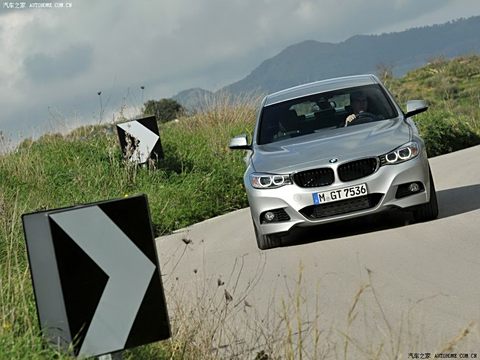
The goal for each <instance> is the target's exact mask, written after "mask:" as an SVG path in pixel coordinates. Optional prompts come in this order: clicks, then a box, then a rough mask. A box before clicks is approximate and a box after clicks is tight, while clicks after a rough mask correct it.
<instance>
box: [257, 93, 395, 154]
mask: <svg viewBox="0 0 480 360" xmlns="http://www.w3.org/2000/svg"><path fill="white" fill-rule="evenodd" d="M352 114H353V115H355V116H354V118H356V120H355V121H351V123H350V122H349V123H348V124H349V126H351V125H357V124H361V123H365V122H373V121H379V120H384V119H391V118H394V117H397V116H398V113H397V111H396V109H395V107H394V106H393V104H392V103H391V101H390V99H389V98H388V96H387V95H386V94H385V91H384V90H383V89H382V88H381V87H380V86H379V85H376V84H375V85H368V86H361V87H353V88H345V89H340V90H335V91H331V92H327V93H319V94H314V95H309V96H306V97H302V98H298V99H293V100H289V101H285V102H282V103H278V104H273V105H269V106H266V107H265V108H264V109H263V111H262V115H261V118H260V128H259V132H258V138H257V144H259V145H262V144H268V143H272V142H276V141H281V140H284V139H289V138H291V137H295V136H302V135H307V134H312V133H316V132H322V131H328V130H329V129H336V128H339V127H344V126H345V124H346V120H347V117H348V116H349V115H352Z"/></svg>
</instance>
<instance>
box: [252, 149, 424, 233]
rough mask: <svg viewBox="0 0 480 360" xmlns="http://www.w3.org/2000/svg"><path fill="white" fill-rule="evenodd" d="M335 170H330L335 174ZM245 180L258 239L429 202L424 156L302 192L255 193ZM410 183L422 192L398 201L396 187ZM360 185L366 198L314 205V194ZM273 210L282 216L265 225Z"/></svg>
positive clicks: (293, 188)
mask: <svg viewBox="0 0 480 360" xmlns="http://www.w3.org/2000/svg"><path fill="white" fill-rule="evenodd" d="M337 166H338V165H337ZM337 166H332V168H334V171H335V173H336V167H337ZM244 180H245V187H246V190H247V196H248V201H249V205H250V211H251V214H252V219H253V221H254V222H255V224H256V226H257V229H258V231H259V232H260V233H261V235H268V234H274V233H283V232H288V231H289V230H290V229H291V228H292V227H294V226H314V225H319V224H323V223H330V222H335V221H340V220H346V219H351V218H355V217H359V216H364V215H369V214H373V213H377V212H381V211H384V210H388V209H391V208H395V207H396V208H408V207H411V206H415V205H420V204H423V203H426V202H428V201H429V198H430V176H429V165H428V160H427V156H426V154H425V152H421V153H420V154H419V156H417V157H416V158H414V159H411V160H409V161H406V162H403V163H400V164H395V165H383V166H380V167H379V168H378V169H377V171H376V172H375V173H373V174H371V175H369V176H367V177H364V178H361V179H357V180H354V181H349V182H341V181H339V180H338V178H336V179H335V181H334V182H333V183H332V184H331V185H328V186H323V187H316V188H302V187H299V186H298V185H296V184H292V185H285V186H282V187H280V188H276V189H255V188H253V187H252V186H251V184H250V182H249V173H248V171H247V173H246V175H245V179H244ZM413 182H416V183H418V184H419V185H420V187H421V191H419V192H417V193H414V194H411V195H406V196H403V197H401V198H398V196H397V190H398V188H399V186H401V185H405V184H407V186H408V184H410V183H413ZM359 184H366V186H367V191H368V198H367V197H365V198H363V199H360V198H353V199H356V200H353V199H352V201H349V200H341V201H337V202H328V203H326V204H320V205H316V204H314V199H313V194H314V193H318V192H324V191H330V190H338V189H343V188H346V187H350V186H354V185H359ZM322 206H323V207H325V206H328V207H329V208H328V210H327V209H325V208H322V209H316V208H317V207H322ZM272 210H273V212H275V211H276V212H277V213H281V214H283V215H282V216H280V217H279V218H278V219H277V218H275V220H274V221H272V222H267V221H265V219H264V216H262V215H263V214H265V213H266V212H268V211H272ZM319 210H322V211H323V215H321V216H319V217H317V216H312V213H314V214H318V213H321V212H320V211H319ZM324 210H327V211H324ZM285 214H286V215H287V216H285ZM325 214H326V215H325ZM261 217H262V218H261ZM277 220H278V221H277Z"/></svg>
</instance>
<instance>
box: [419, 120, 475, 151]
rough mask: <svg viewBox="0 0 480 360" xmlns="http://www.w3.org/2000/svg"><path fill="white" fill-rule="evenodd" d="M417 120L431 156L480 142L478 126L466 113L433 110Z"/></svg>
mask: <svg viewBox="0 0 480 360" xmlns="http://www.w3.org/2000/svg"><path fill="white" fill-rule="evenodd" d="M415 122H416V124H417V126H418V130H419V132H420V135H421V136H422V137H423V139H424V140H425V144H426V146H427V152H428V155H429V156H430V157H431V156H437V155H441V154H446V153H449V152H452V151H456V150H461V149H464V148H466V147H470V146H475V145H479V144H480V133H479V131H478V127H476V126H475V125H474V123H475V122H474V120H473V119H471V118H469V117H467V116H465V115H456V114H453V113H451V112H447V111H431V112H427V113H424V114H421V115H419V116H418V117H417V118H416V119H415Z"/></svg>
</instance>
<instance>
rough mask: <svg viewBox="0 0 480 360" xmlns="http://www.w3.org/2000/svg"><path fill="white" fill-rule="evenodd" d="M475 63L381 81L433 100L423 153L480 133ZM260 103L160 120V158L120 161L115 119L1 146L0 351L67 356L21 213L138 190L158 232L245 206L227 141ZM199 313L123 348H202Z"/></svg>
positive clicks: (146, 353) (424, 120) (424, 125)
mask: <svg viewBox="0 0 480 360" xmlns="http://www.w3.org/2000/svg"><path fill="white" fill-rule="evenodd" d="M479 64H480V60H479V58H478V57H467V58H460V59H458V60H456V61H454V62H445V61H443V60H442V61H440V60H438V61H436V62H434V63H432V64H430V65H428V66H427V67H425V68H422V69H418V70H416V71H414V72H412V73H409V74H408V75H407V76H405V77H404V78H402V79H390V80H389V82H388V83H387V86H388V87H389V88H390V89H391V90H392V92H393V93H394V94H395V95H396V96H397V98H398V99H399V100H400V101H402V102H404V101H405V100H406V99H407V98H408V99H413V98H425V99H427V100H428V101H429V102H430V104H431V105H432V109H431V110H429V111H428V112H427V113H425V114H421V115H419V116H417V118H416V121H417V123H418V126H419V129H420V131H421V133H422V135H423V136H424V137H425V139H426V142H427V146H428V151H429V154H430V156H432V155H437V154H441V153H445V152H449V151H453V150H457V149H460V148H463V147H466V146H471V145H475V144H478V143H480V140H479V139H480V137H479V136H480V100H479V95H478V92H477V90H478V89H479V88H480V77H479V73H480V71H479ZM258 103H259V99H254V101H251V100H248V101H245V102H243V103H242V102H239V103H236V104H233V105H231V104H229V105H227V103H225V104H215V106H213V107H212V108H211V109H210V110H208V111H205V112H203V113H200V114H196V115H194V116H190V117H184V118H181V119H180V121H179V122H171V123H166V124H162V126H161V128H160V133H161V140H162V145H163V149H164V152H165V159H164V160H162V161H160V162H159V163H158V164H157V165H156V166H151V165H150V166H145V167H141V166H140V167H139V166H135V165H132V164H131V163H129V162H125V161H124V160H123V159H122V156H121V153H120V149H119V146H118V139H117V136H116V130H115V129H114V126H113V125H109V126H87V127H82V128H79V129H77V130H75V131H73V132H72V133H70V134H68V135H66V136H63V135H59V134H50V135H45V136H43V137H41V138H40V139H38V140H36V141H31V140H26V141H24V142H23V143H22V144H20V145H19V146H18V147H17V148H16V149H15V150H14V151H11V152H9V153H8V154H4V155H0V359H25V358H28V359H51V358H57V359H62V358H68V356H67V355H62V354H59V353H57V352H56V351H55V350H54V349H51V348H44V347H43V346H42V345H43V344H42V342H41V340H40V339H41V338H40V336H39V328H38V324H37V320H36V310H35V303H34V298H33V290H32V286H31V281H30V274H29V271H28V265H27V254H26V249H25V241H24V238H23V233H22V227H21V221H20V216H21V214H23V213H27V212H33V211H36V210H38V209H53V208H59V207H64V206H71V205H75V204H81V203H89V202H94V201H100V200H107V199H113V198H122V197H125V196H129V195H135V194H140V193H144V194H147V196H148V198H149V204H150V210H151V214H152V220H153V223H154V228H155V233H156V235H161V234H166V233H169V232H171V231H173V230H175V229H178V228H182V227H185V226H187V225H191V224H193V223H196V222H199V221H202V220H204V219H208V218H211V217H213V216H217V215H220V214H224V213H226V212H230V211H232V210H236V209H240V208H243V207H245V206H247V199H246V195H245V192H244V189H243V180H242V176H243V171H244V162H243V156H244V154H243V153H242V152H232V151H230V150H229V149H228V142H229V140H230V138H231V137H233V136H235V135H238V134H242V133H247V134H251V132H252V129H253V125H254V121H255V112H256V107H257V105H258ZM181 306H182V304H179V305H178V308H179V309H180V310H177V311H182V308H181ZM287 306H288V304H285V307H287ZM200 315H201V314H196V315H195V316H197V317H196V318H195V319H197V321H196V322H195V326H197V327H200V328H201V327H202V326H204V327H206V328H201V329H200V330H201V332H202V333H205V334H206V337H205V339H203V340H204V343H203V345H202V346H195V345H194V344H193V345H192V344H190V343H188V338H189V337H191V336H192V332H194V331H200V330H199V329H198V328H195V329H192V328H190V327H187V328H185V329H183V330H182V326H184V324H179V323H178V322H177V323H175V324H174V328H175V331H174V333H175V334H176V337H175V338H174V339H172V340H169V341H166V342H162V343H160V344H154V345H150V346H145V347H141V348H138V349H134V350H131V351H129V352H127V353H126V355H125V358H127V359H129V358H132V359H133V358H145V359H159V358H160V359H161V358H173V359H183V358H191V359H193V358H202V357H205V356H207V354H208V351H209V350H208V349H209V348H210V346H209V344H208V341H209V340H208V339H209V336H210V337H211V336H213V335H214V334H213V335H212V331H213V330H212V329H209V328H208V326H215V328H220V326H219V325H218V324H213V325H212V324H209V323H207V322H202V321H201V320H203V319H202V317H201V316H200ZM297 320H298V319H292V320H291V321H292V322H289V326H293V324H295V322H296V321H297ZM290 345H291V344H290ZM290 345H289V344H286V345H285V347H284V349H283V351H284V352H285V354H290V353H292V354H294V350H292V349H291V348H290V347H289V346H290ZM205 349H207V350H205ZM292 351H293V352H292ZM264 355H265V354H264ZM293 356H294V355H293ZM209 357H214V356H211V354H210V355H209ZM287 357H289V356H287ZM259 358H262V354H260V355H259Z"/></svg>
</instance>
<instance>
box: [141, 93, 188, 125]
mask: <svg viewBox="0 0 480 360" xmlns="http://www.w3.org/2000/svg"><path fill="white" fill-rule="evenodd" d="M183 112H184V109H183V107H182V105H180V104H179V103H178V102H176V101H175V100H173V99H160V100H148V101H147V102H146V103H145V104H143V115H155V116H156V117H157V120H158V121H159V122H167V121H171V120H174V119H176V118H177V117H178V116H179V115H181V114H182V113H183Z"/></svg>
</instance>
